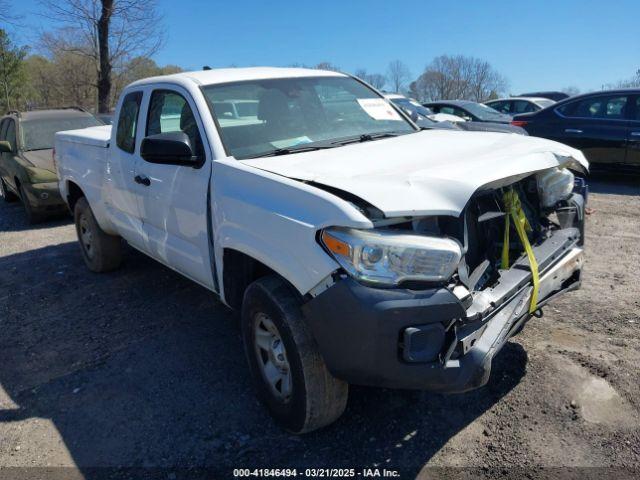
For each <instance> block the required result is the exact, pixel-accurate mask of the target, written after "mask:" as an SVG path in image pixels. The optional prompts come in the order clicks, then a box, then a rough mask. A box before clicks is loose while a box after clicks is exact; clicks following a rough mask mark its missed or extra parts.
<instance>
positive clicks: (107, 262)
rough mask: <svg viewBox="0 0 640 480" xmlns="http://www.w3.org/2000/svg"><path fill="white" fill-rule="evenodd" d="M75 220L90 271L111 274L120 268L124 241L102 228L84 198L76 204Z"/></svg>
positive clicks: (83, 255) (85, 260)
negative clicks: (110, 272)
mask: <svg viewBox="0 0 640 480" xmlns="http://www.w3.org/2000/svg"><path fill="white" fill-rule="evenodd" d="M74 220H75V224H76V233H77V234H78V241H79V242H80V250H81V251H82V258H84V263H85V264H86V265H87V267H88V268H89V270H91V271H92V272H109V271H111V270H115V269H116V268H118V267H119V266H120V263H121V262H122V240H121V239H120V237H118V236H114V235H109V234H108V233H105V231H104V230H102V228H100V225H98V222H97V221H96V218H95V217H94V216H93V212H92V211H91V207H90V206H89V202H87V200H86V198H84V197H82V198H80V199H78V201H77V202H76V205H75V208H74Z"/></svg>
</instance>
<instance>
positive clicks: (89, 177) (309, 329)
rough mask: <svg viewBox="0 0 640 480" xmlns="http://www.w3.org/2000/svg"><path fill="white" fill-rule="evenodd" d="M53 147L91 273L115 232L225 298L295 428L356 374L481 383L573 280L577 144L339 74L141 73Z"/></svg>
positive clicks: (269, 400) (381, 382)
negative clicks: (457, 123)
mask: <svg viewBox="0 0 640 480" xmlns="http://www.w3.org/2000/svg"><path fill="white" fill-rule="evenodd" d="M243 101H246V102H245V103H246V105H251V106H248V107H246V109H247V112H245V113H246V115H244V114H242V115H240V114H239V113H238V111H237V107H238V106H239V105H240V104H241V103H243ZM225 104H232V105H234V108H232V109H231V110H232V111H231V113H230V114H226V113H225V112H229V110H230V109H229V108H228V105H227V106H224V105H225ZM221 105H222V106H224V108H223V107H221ZM238 116H240V117H252V118H240V119H239V118H237V117H238ZM253 117H255V118H253ZM55 160H56V165H57V170H58V173H59V178H60V183H59V185H60V191H61V194H62V197H63V198H64V200H65V201H66V202H67V204H68V206H69V208H70V209H71V211H72V212H73V213H74V219H75V225H76V230H77V234H78V240H79V244H80V252H81V254H82V257H83V259H84V261H85V263H86V265H87V267H88V268H89V269H90V270H92V271H95V272H106V271H109V270H113V269H115V268H117V267H118V266H119V265H120V263H121V260H122V244H123V240H124V241H126V242H127V243H128V244H129V245H131V246H132V247H134V248H136V249H138V250H140V251H141V252H144V253H145V254H147V255H149V256H150V257H152V258H154V259H156V260H157V261H159V262H161V263H163V264H165V265H166V266H168V267H169V268H172V269H174V270H176V271H177V272H180V273H181V274H182V275H185V276H186V277H188V278H190V279H192V280H193V281H194V282H197V283H199V284H200V285H202V286H204V287H205V288H207V289H209V290H211V292H213V293H214V294H216V295H219V296H220V298H221V300H222V301H223V302H224V303H225V304H226V305H228V306H229V307H231V308H232V309H235V310H236V311H238V312H239V315H240V323H241V332H242V339H243V343H244V348H245V352H246V357H247V360H248V363H249V368H250V371H251V375H252V379H253V382H254V384H255V387H256V391H257V394H258V396H259V398H260V399H261V400H262V401H263V402H264V404H265V405H266V406H267V408H268V409H269V411H270V412H271V414H272V415H273V416H274V418H276V419H277V420H278V421H279V422H280V423H281V424H282V425H283V426H284V427H285V428H287V429H288V430H290V431H292V432H296V433H300V432H306V431H310V430H314V429H317V428H320V427H322V426H324V425H327V424H329V423H331V422H333V421H334V420H335V419H337V418H338V417H339V416H340V415H341V414H342V412H343V410H344V408H345V405H346V401H347V394H348V385H349V384H350V383H352V384H361V385H371V386H379V387H390V388H413V389H428V390H434V391H442V392H462V391H466V390H470V389H474V388H477V387H480V386H482V385H484V384H485V383H486V382H487V380H488V378H489V373H490V370H491V364H492V361H493V360H494V357H495V356H496V354H497V353H498V351H499V350H500V349H501V348H502V346H503V345H504V344H505V343H506V341H507V340H508V339H509V338H510V337H511V336H513V335H515V334H516V333H517V332H518V331H520V329H521V328H522V327H523V325H524V323H525V322H526V321H527V320H528V319H529V318H531V316H532V315H539V314H540V309H541V308H542V307H543V306H544V305H545V304H546V303H547V302H548V301H550V300H552V299H554V298H555V297H557V296H558V295H559V294H561V293H562V292H565V291H568V290H572V289H575V288H578V287H579V285H580V279H581V269H582V261H583V250H582V242H583V225H584V199H583V196H582V195H581V194H580V193H576V192H574V187H573V183H574V182H573V174H572V173H571V171H570V170H569V169H573V170H575V171H583V170H584V169H586V168H587V162H586V160H585V158H584V156H583V155H582V154H581V153H580V152H579V151H578V150H575V149H573V148H570V147H567V146H565V145H562V144H559V143H555V142H552V141H548V140H543V139H540V138H533V137H525V136H521V135H505V134H502V133H487V132H465V131H459V130H444V129H430V130H420V129H419V128H418V127H417V126H416V125H415V124H414V123H412V122H411V120H410V119H409V117H407V116H406V115H405V114H404V113H403V112H402V111H401V110H400V109H397V108H396V107H393V106H392V105H390V104H389V103H388V101H387V100H385V99H384V98H383V97H382V96H381V95H380V94H379V93H378V92H377V91H375V90H373V89H371V88H370V87H368V86H366V85H363V84H362V83H360V82H359V81H357V80H356V79H354V78H352V77H349V76H347V75H343V74H341V73H337V72H329V71H318V70H306V69H290V68H283V69H279V68H246V69H241V68H234V69H223V70H208V71H200V72H185V73H179V74H175V75H169V76H164V77H155V78H149V79H145V80H141V81H137V82H135V83H133V84H131V85H129V86H127V87H126V88H125V89H124V91H123V93H122V95H121V98H120V100H119V101H118V105H117V109H116V113H115V116H114V124H113V127H111V126H100V127H94V128H87V129H83V130H72V131H67V132H61V133H58V134H57V135H56V159H55ZM507 219H509V220H507ZM525 225H528V227H525ZM516 227H517V228H516ZM505 238H506V239H507V240H506V241H505V240H504V239H505ZM525 250H526V252H527V253H523V251H525ZM149 281H153V279H149ZM184 301H185V302H188V301H189V298H188V296H187V297H186V298H185V299H184ZM567 314H571V312H567ZM158 368H162V366H161V365H159V366H158ZM212 368H214V366H212Z"/></svg>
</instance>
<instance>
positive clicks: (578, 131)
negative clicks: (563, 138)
mask: <svg viewBox="0 0 640 480" xmlns="http://www.w3.org/2000/svg"><path fill="white" fill-rule="evenodd" d="M564 133H582V130H578V129H577V128H565V129H564Z"/></svg>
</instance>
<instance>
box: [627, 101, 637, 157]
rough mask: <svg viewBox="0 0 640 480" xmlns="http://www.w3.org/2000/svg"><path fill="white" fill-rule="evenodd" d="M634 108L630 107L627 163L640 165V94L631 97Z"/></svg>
mask: <svg viewBox="0 0 640 480" xmlns="http://www.w3.org/2000/svg"><path fill="white" fill-rule="evenodd" d="M631 98H632V106H633V108H631V109H629V113H630V115H631V117H630V121H629V136H628V142H627V158H626V163H628V164H629V165H633V166H636V167H640V95H637V96H634V97H631Z"/></svg>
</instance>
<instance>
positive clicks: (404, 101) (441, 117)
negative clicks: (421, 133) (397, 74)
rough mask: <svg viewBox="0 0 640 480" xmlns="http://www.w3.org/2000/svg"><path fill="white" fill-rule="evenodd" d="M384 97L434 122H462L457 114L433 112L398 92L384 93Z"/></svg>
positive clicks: (462, 119)
mask: <svg viewBox="0 0 640 480" xmlns="http://www.w3.org/2000/svg"><path fill="white" fill-rule="evenodd" d="M384 97H385V98H386V99H387V100H389V101H391V102H393V103H395V104H396V105H398V106H399V107H400V108H404V109H405V110H407V111H416V112H417V113H418V114H420V115H422V116H424V117H426V118H428V119H430V120H433V121H434V122H454V123H458V122H464V121H465V119H464V118H462V117H458V116H457V115H451V114H449V113H434V112H433V111H432V110H430V109H429V108H427V107H425V106H423V105H422V104H420V102H418V101H417V100H413V99H411V98H407V97H405V96H404V95H400V94H399V93H385V95H384Z"/></svg>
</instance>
